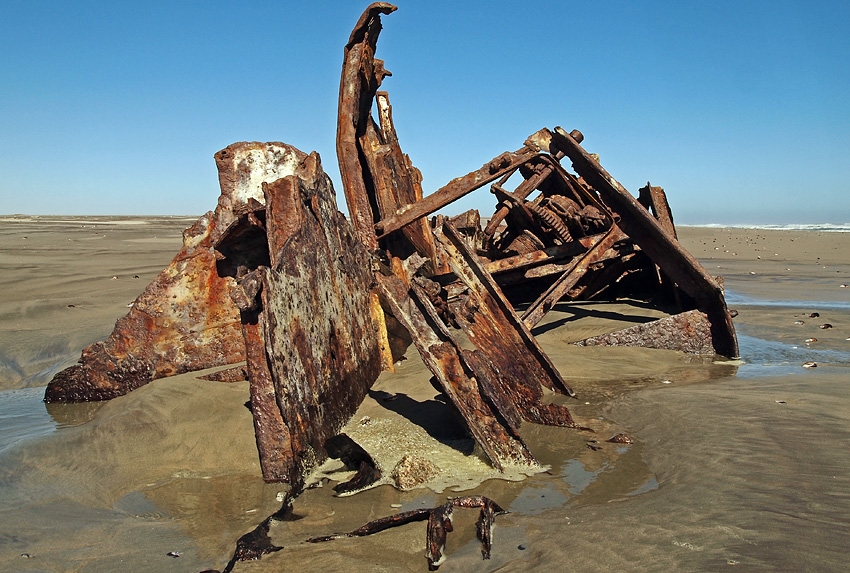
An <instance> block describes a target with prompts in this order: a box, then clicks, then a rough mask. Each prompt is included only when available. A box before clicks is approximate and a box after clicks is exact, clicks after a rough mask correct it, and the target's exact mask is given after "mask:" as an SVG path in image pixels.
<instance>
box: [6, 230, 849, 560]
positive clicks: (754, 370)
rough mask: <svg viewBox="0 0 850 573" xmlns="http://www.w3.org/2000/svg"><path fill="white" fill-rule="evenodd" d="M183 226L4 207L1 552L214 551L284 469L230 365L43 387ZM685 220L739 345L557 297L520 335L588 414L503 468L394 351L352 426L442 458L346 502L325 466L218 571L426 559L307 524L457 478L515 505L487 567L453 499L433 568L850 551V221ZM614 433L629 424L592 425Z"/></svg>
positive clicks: (261, 504) (437, 495) (394, 506)
mask: <svg viewBox="0 0 850 573" xmlns="http://www.w3.org/2000/svg"><path fill="white" fill-rule="evenodd" d="M192 221H193V218H178V217H147V218H142V217H120V218H119V217H115V218H106V217H25V216H4V217H0V269H2V273H0V285H2V289H3V292H4V296H3V297H2V298H0V523H2V524H3V526H2V527H0V563H2V564H3V565H2V566H0V569H3V570H8V571H115V570H118V569H123V570H126V571H163V570H168V571H201V570H205V569H219V570H220V569H222V568H223V567H224V566H225V564H226V563H227V561H228V559H229V558H230V556H231V554H232V552H233V549H234V545H235V542H236V540H237V539H238V538H239V537H240V536H241V535H242V534H244V533H246V532H248V531H250V530H251V529H252V528H253V527H255V526H256V525H257V524H258V523H259V522H261V521H262V520H263V519H264V518H265V517H266V516H268V515H270V514H271V513H273V512H275V511H276V510H277V509H278V508H279V507H280V502H279V499H280V495H281V493H282V492H283V491H285V486H281V485H280V484H265V483H264V482H263V480H262V478H261V475H260V469H259V462H258V460H257V453H256V448H255V445H254V436H253V427H252V423H251V414H250V412H249V410H248V409H247V408H246V407H245V403H246V401H247V400H248V397H249V394H248V386H247V382H235V383H220V382H209V381H204V380H199V379H198V378H197V373H191V374H184V375H180V376H175V377H172V378H168V379H163V380H158V381H155V382H153V383H151V384H149V385H147V386H144V387H142V388H140V389H139V390H136V391H134V392H132V393H130V394H128V395H126V396H123V397H120V398H116V399H114V400H112V401H109V402H107V403H97V404H72V405H60V404H53V405H45V404H44V403H43V402H42V401H41V398H42V396H43V392H44V386H45V385H46V383H47V382H48V381H49V380H50V378H51V377H52V376H53V374H55V373H56V372H58V371H59V370H61V369H63V368H65V367H67V366H69V365H71V364H73V363H74V362H75V361H76V360H77V358H78V357H79V353H80V350H81V349H82V348H83V347H85V346H87V345H88V344H90V343H91V342H94V341H95V340H99V339H102V338H104V337H105V336H107V335H108V334H109V332H110V331H111V330H112V327H113V325H114V322H115V320H116V319H117V318H119V317H120V316H122V315H123V314H124V313H126V312H127V309H128V305H129V304H131V303H132V301H133V300H134V298H135V297H136V296H137V295H138V294H139V293H141V291H142V289H143V288H144V287H145V285H146V284H148V282H150V281H151V280H152V279H153V278H154V276H156V274H157V273H158V272H159V271H160V270H161V269H163V268H164V267H165V266H166V265H167V264H168V263H169V262H170V260H171V259H172V257H173V256H174V255H175V254H176V252H177V251H178V249H179V248H180V244H181V233H182V230H183V229H184V228H186V227H188V226H189V225H190V224H191V223H192ZM679 238H680V241H681V242H682V243H683V245H684V246H685V247H686V248H687V249H688V250H689V251H690V252H691V253H692V254H693V255H694V256H695V257H696V258H697V259H698V260H699V261H700V262H701V263H702V264H703V265H704V266H705V268H706V269H707V270H708V271H709V272H710V273H711V274H714V275H721V276H723V278H724V281H725V286H726V290H727V301H728V303H729V306H730V308H733V309H735V310H737V311H738V315H737V318H736V319H735V325H736V328H737V331H738V336H739V342H740V347H741V355H742V356H741V360H739V361H730V360H723V359H720V358H719V357H718V358H717V359H712V358H706V357H694V356H689V355H685V354H682V353H678V352H672V351H661V350H651V349H641V348H594V347H577V346H573V345H571V344H570V343H571V342H574V341H576V340H580V339H582V338H585V337H587V336H591V335H593V334H601V333H604V332H608V331H611V330H615V329H617V328H622V327H623V326H626V325H629V324H633V323H636V322H642V321H645V320H649V319H651V318H654V317H658V316H662V314H661V313H660V312H659V311H658V310H655V309H652V308H647V307H646V306H645V305H642V304H640V303H635V302H634V301H619V302H617V303H604V304H603V303H593V304H591V303H576V304H561V305H558V308H557V309H556V311H555V312H552V313H550V314H549V315H547V317H546V319H545V320H544V321H543V322H542V323H541V324H540V325H538V326H537V327H536V328H535V331H534V333H535V335H536V336H537V338H538V340H539V342H540V343H541V345H542V347H543V349H544V350H545V351H546V353H547V354H548V355H549V356H550V358H551V359H552V361H553V362H554V364H555V365H556V366H557V367H558V368H559V370H560V372H561V373H562V375H563V376H564V378H565V379H566V380H567V381H568V382H569V383H570V384H571V385H572V386H573V388H574V389H575V390H576V392H577V394H578V399H563V403H564V404H566V405H568V406H569V407H570V409H571V411H572V413H573V416H574V417H575V418H576V419H577V421H578V422H579V423H581V424H583V425H586V426H589V427H591V428H593V429H594V430H595V433H588V432H580V431H574V430H565V429H562V428H550V427H541V426H534V425H532V424H526V425H525V426H524V427H523V434H524V438H526V440H527V441H528V442H529V445H530V446H531V449H532V451H534V452H535V455H537V456H538V459H539V460H540V461H541V462H542V463H543V464H545V466H546V468H545V471H543V472H538V473H533V474H532V475H520V474H514V475H510V476H507V477H508V478H510V479H504V477H500V476H497V475H496V474H495V472H493V470H492V469H490V468H489V467H488V466H487V464H485V463H483V462H482V461H481V460H480V459H479V458H478V457H477V456H476V455H475V452H474V451H473V450H472V448H471V446H470V441H469V440H467V439H466V438H465V436H464V435H463V431H462V428H460V427H459V426H458V425H457V423H456V422H455V421H454V420H453V419H452V417H451V415H450V414H449V413H448V412H447V409H446V407H445V404H443V403H441V402H440V401H439V400H437V399H436V397H435V391H434V390H433V388H432V387H431V386H430V385H429V383H428V378H429V373H428V371H427V369H426V368H425V367H424V365H422V363H421V361H420V359H419V356H418V354H417V353H416V351H415V349H413V348H411V349H410V350H409V351H408V353H407V355H406V360H404V361H402V362H401V363H400V364H399V365H398V368H397V372H396V373H384V374H383V375H382V376H381V378H380V379H379V380H378V382H377V383H376V384H375V386H374V388H373V390H372V392H371V394H370V396H369V397H368V398H367V399H366V401H365V402H364V403H363V405H362V406H361V408H360V410H359V411H358V413H357V414H356V415H355V416H354V418H353V419H352V421H351V423H350V424H349V427H348V428H347V431H348V432H349V433H350V435H352V437H354V438H355V439H357V440H358V441H359V442H361V443H362V444H363V445H364V446H365V447H366V448H367V449H369V450H370V451H371V448H373V447H374V448H375V449H376V450H378V451H379V452H380V453H378V454H376V458H377V460H378V462H379V463H380V464H382V465H384V466H385V467H388V466H389V467H391V466H392V464H393V463H394V460H395V459H397V458H398V457H399V456H400V455H401V454H402V453H403V451H414V450H415V451H416V452H417V453H420V454H421V455H424V456H428V457H429V458H431V459H433V460H436V461H437V463H438V465H439V466H440V467H441V468H443V471H442V472H441V474H440V476H439V477H438V478H436V479H435V480H433V482H431V483H429V486H430V487H428V488H419V489H414V490H411V491H406V492H401V491H398V490H396V489H395V488H393V487H391V486H390V485H380V486H378V487H375V488H373V489H370V490H367V491H364V492H361V493H357V494H355V495H351V496H347V497H335V496H334V495H333V491H332V490H331V487H328V486H329V485H333V481H328V479H324V478H323V479H320V480H319V482H318V483H320V484H322V485H323V486H324V487H317V488H315V489H310V490H308V491H306V492H305V493H304V494H303V495H301V496H300V497H299V498H297V499H296V501H295V503H294V506H293V507H294V519H293V520H292V521H286V522H281V523H277V524H275V525H274V526H273V528H272V530H271V532H270V534H271V537H272V539H273V541H274V542H275V543H276V544H278V545H283V546H284V547H285V548H284V549H283V550H281V551H279V552H277V553H273V554H270V555H266V556H265V557H263V559H261V560H259V561H253V562H243V563H239V564H238V565H237V566H236V568H235V569H234V570H235V571H280V570H284V571H288V570H294V569H298V570H310V571H312V570H325V571H350V570H369V571H425V570H427V563H426V561H425V558H424V540H425V525H424V524H422V523H418V524H410V525H407V526H404V527H401V528H396V529H392V530H388V531H385V532H382V533H380V534H377V535H374V536H370V537H363V538H357V539H340V540H335V541H332V542H329V543H324V544H308V543H305V542H304V540H305V539H307V538H309V537H313V536H318V535H327V534H331V533H337V532H344V531H350V530H352V529H354V528H356V527H358V526H360V525H362V524H364V523H366V522H367V521H369V520H372V519H376V518H378V517H382V516H385V515H389V514H392V513H396V512H399V511H404V510H407V509H413V508H418V507H431V506H434V505H437V504H440V503H442V502H443V501H445V499H446V497H451V496H455V495H467V494H470V495H471V494H479V495H486V496H488V497H490V498H492V499H494V500H495V501H496V502H497V503H499V504H500V505H502V507H504V508H505V509H507V510H508V511H509V513H508V514H506V515H502V516H499V517H498V518H497V519H496V526H495V529H494V538H493V551H492V557H491V559H490V560H488V561H483V560H482V559H481V555H480V544H479V543H478V541H477V539H476V538H475V520H476V518H477V512H474V511H471V510H466V512H464V511H465V510H458V511H457V512H456V519H455V531H454V532H453V533H451V534H450V535H449V538H448V544H447V551H446V553H447V556H448V559H447V560H446V562H445V563H444V564H443V565H442V566H441V568H440V570H441V571H447V572H452V571H555V570H563V569H566V568H568V569H570V570H573V571H602V570H620V571H659V570H699V571H703V570H705V571H708V570H711V571H716V570H725V569H729V570H744V571H775V570H811V571H815V570H816V571H839V570H844V569H845V567H846V561H847V555H848V553H850V517H848V516H850V450H848V444H850V232H825V231H817V230H774V229H747V228H721V227H717V228H708V227H680V228H679ZM813 315H814V316H813ZM825 325H830V327H827V328H822V327H824V326H825ZM812 339H814V340H812ZM807 341H808V342H807ZM808 362H813V363H815V364H816V366H815V367H808V368H806V367H803V364H805V363H808ZM558 399H559V400H560V399H562V398H558ZM618 432H622V433H625V434H627V435H628V436H630V437H631V439H632V440H633V443H632V444H629V445H623V444H612V443H607V442H605V440H607V439H608V438H609V437H611V436H612V435H613V434H615V433H618ZM398 444H402V445H404V448H395V449H394V448H393V447H389V446H391V445H396V446H397V445H398ZM323 469H324V470H325V475H326V476H328V478H329V479H330V480H337V479H344V478H345V475H344V474H342V473H340V472H337V471H336V469H338V468H335V467H334V466H333V464H330V465H326V466H325V467H324V468H323ZM169 554H170V555H169Z"/></svg>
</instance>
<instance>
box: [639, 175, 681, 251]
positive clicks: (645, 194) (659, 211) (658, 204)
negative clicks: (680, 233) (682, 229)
mask: <svg viewBox="0 0 850 573" xmlns="http://www.w3.org/2000/svg"><path fill="white" fill-rule="evenodd" d="M638 203H640V204H641V205H643V206H644V207H646V208H647V209H650V210H651V211H652V214H653V215H655V218H656V219H658V224H659V225H661V228H662V229H664V230H665V231H667V232H668V233H670V234H671V235H672V236H673V238H678V237H677V235H676V227H675V225H673V212H672V211H671V210H670V204H669V203H668V202H667V195H666V194H665V193H664V189H662V188H661V187H653V186H652V185H651V184H650V183H649V181H647V182H646V187H641V188H640V190H639V191H638Z"/></svg>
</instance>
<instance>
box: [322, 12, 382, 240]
mask: <svg viewBox="0 0 850 573" xmlns="http://www.w3.org/2000/svg"><path fill="white" fill-rule="evenodd" d="M395 10H396V7H395V6H393V5H392V4H388V3H386V2H375V3H374V4H371V5H370V6H369V7H368V8H366V10H365V11H364V12H363V14H362V15H361V16H360V19H359V20H358V21H357V24H356V25H355V27H354V29H353V30H352V32H351V36H350V37H349V39H348V43H347V44H346V45H345V50H344V56H343V63H342V77H341V79H340V84H339V110H338V119H337V131H336V153H337V158H338V160H339V171H340V175H341V176H342V186H343V190H344V191H345V199H346V203H347V204H348V213H349V216H350V217H351V224H352V225H353V227H354V233H355V235H356V236H357V238H358V239H359V240H360V242H361V243H363V245H365V246H366V248H367V249H369V250H372V249H375V248H376V247H377V246H378V241H377V239H376V238H375V231H374V227H373V225H374V223H375V220H374V213H375V211H374V209H375V207H374V204H373V202H374V197H373V196H372V197H370V193H369V191H368V189H367V186H366V185H367V183H366V181H365V180H364V177H363V169H364V167H365V166H364V165H362V164H361V163H360V156H359V153H360V152H359V150H358V140H359V139H360V138H361V137H362V136H363V134H365V132H366V128H367V126H368V125H369V121H370V119H371V116H370V109H371V107H372V99H373V97H374V95H375V92H376V91H377V89H378V88H379V87H380V85H381V81H382V80H383V79H384V76H386V75H389V72H387V71H386V70H385V69H384V63H383V62H382V61H381V60H376V59H375V46H376V44H377V42H378V35H379V34H380V33H381V14H390V13H391V12H394V11H395Z"/></svg>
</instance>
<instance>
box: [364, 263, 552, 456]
mask: <svg viewBox="0 0 850 573" xmlns="http://www.w3.org/2000/svg"><path fill="white" fill-rule="evenodd" d="M376 277H377V280H378V293H379V294H380V296H381V300H382V301H383V302H384V304H385V305H386V306H387V307H388V308H389V309H390V312H392V314H393V316H394V317H395V318H396V320H398V321H399V322H400V323H401V324H402V325H404V327H405V328H406V329H407V331H408V332H409V333H410V336H411V338H412V339H413V343H414V344H415V345H416V348H417V349H418V350H419V354H420V355H421V356H422V360H423V361H424V362H425V365H426V366H428V369H429V370H431V372H433V374H434V376H435V377H436V379H437V381H438V382H439V384H440V386H441V387H442V389H443V392H445V394H446V396H447V397H448V398H449V400H451V402H452V403H453V404H454V405H455V407H456V408H457V409H458V412H460V415H461V416H462V417H463V419H464V420H465V421H466V424H467V426H468V427H469V431H470V433H471V434H472V436H473V437H474V438H475V441H476V442H478V444H480V445H481V448H482V450H483V451H484V453H485V455H486V456H487V458H488V459H489V460H490V462H491V463H492V464H493V466H494V467H496V468H497V469H499V470H502V469H503V468H504V466H505V465H507V464H511V465H516V464H536V463H537V462H536V460H535V459H534V456H533V455H532V454H531V452H530V451H529V450H528V448H527V446H526V445H525V443H524V442H523V441H522V438H520V437H519V434H518V433H517V428H516V427H514V426H512V425H511V424H510V422H509V421H508V420H504V419H503V418H502V416H501V415H500V412H499V411H498V410H494V409H493V408H492V406H491V405H490V404H489V403H488V401H487V400H485V399H484V397H483V396H482V395H481V393H480V390H479V381H478V380H477V379H476V377H475V375H474V374H473V371H472V368H471V366H470V365H469V364H468V363H467V361H466V360H465V359H464V356H463V353H462V350H461V348H460V347H459V346H458V344H457V342H455V340H454V338H453V337H452V336H451V334H450V333H449V331H448V329H446V327H445V325H444V324H443V323H442V321H441V320H440V318H439V317H438V316H437V313H436V310H434V308H433V307H432V306H431V304H430V301H429V300H428V297H427V296H423V294H422V293H421V292H418V291H417V290H416V288H415V286H414V288H413V289H411V291H410V292H409V291H408V289H407V287H406V286H405V285H404V283H403V282H402V281H401V279H399V278H398V277H396V276H384V275H381V274H377V275H376ZM411 294H412V295H413V296H411Z"/></svg>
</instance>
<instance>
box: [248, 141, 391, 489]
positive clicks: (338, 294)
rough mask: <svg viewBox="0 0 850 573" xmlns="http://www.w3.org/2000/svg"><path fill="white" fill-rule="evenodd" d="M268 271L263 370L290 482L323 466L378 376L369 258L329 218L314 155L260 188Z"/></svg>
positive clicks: (338, 221)
mask: <svg viewBox="0 0 850 573" xmlns="http://www.w3.org/2000/svg"><path fill="white" fill-rule="evenodd" d="M264 190H265V198H266V230H267V233H268V249H269V256H270V261H271V267H270V268H268V269H267V270H266V271H265V278H264V284H263V293H264V296H263V313H264V329H265V332H264V337H265V347H266V354H267V356H268V364H269V370H270V372H271V375H272V379H273V380H274V389H275V396H276V398H277V404H278V407H279V408H280V411H281V414H282V415H283V420H284V422H285V424H286V426H287V428H288V429H289V433H290V445H291V449H292V455H293V467H292V471H291V472H290V480H289V481H290V482H291V483H293V484H296V485H297V484H300V483H301V482H302V479H303V477H304V475H305V473H306V472H307V471H308V470H309V469H310V468H312V467H313V466H314V465H315V464H317V463H320V462H321V461H323V460H324V459H325V458H326V452H325V450H324V444H325V442H326V441H327V440H328V439H329V438H331V437H332V436H334V435H336V434H338V433H339V430H340V429H341V428H342V426H343V425H344V424H345V423H346V422H347V421H348V419H349V418H350V417H351V416H352V414H353V413H354V412H355V411H356V409H357V407H358V406H359V405H360V403H361V402H362V401H363V398H364V397H365V395H366V393H367V391H368V390H369V388H370V387H371V386H372V384H373V383H374V381H375V380H376V379H377V377H378V375H379V374H380V371H381V352H380V341H379V338H378V330H377V327H376V325H375V324H374V322H373V319H372V316H373V315H372V312H371V311H370V304H371V299H370V288H371V286H372V283H373V281H374V279H373V273H372V270H371V268H372V264H371V258H370V256H369V255H368V253H367V252H366V250H365V249H364V248H363V246H362V245H361V244H360V242H358V241H357V240H356V239H355V236H354V234H353V232H352V231H351V227H350V226H349V224H348V222H347V221H346V220H345V218H344V217H343V216H342V215H341V214H340V213H339V212H338V211H337V209H336V202H335V200H334V192H333V187H332V186H331V182H330V179H329V178H328V177H327V175H325V173H324V172H323V171H322V169H321V166H320V162H319V157H318V155H317V154H315V153H314V154H312V155H310V156H308V157H307V158H306V159H305V160H304V162H303V163H302V164H301V165H300V166H299V168H298V171H297V173H296V174H294V175H290V176H287V177H284V178H283V179H279V180H277V181H275V182H273V183H269V184H265V185H264Z"/></svg>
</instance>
